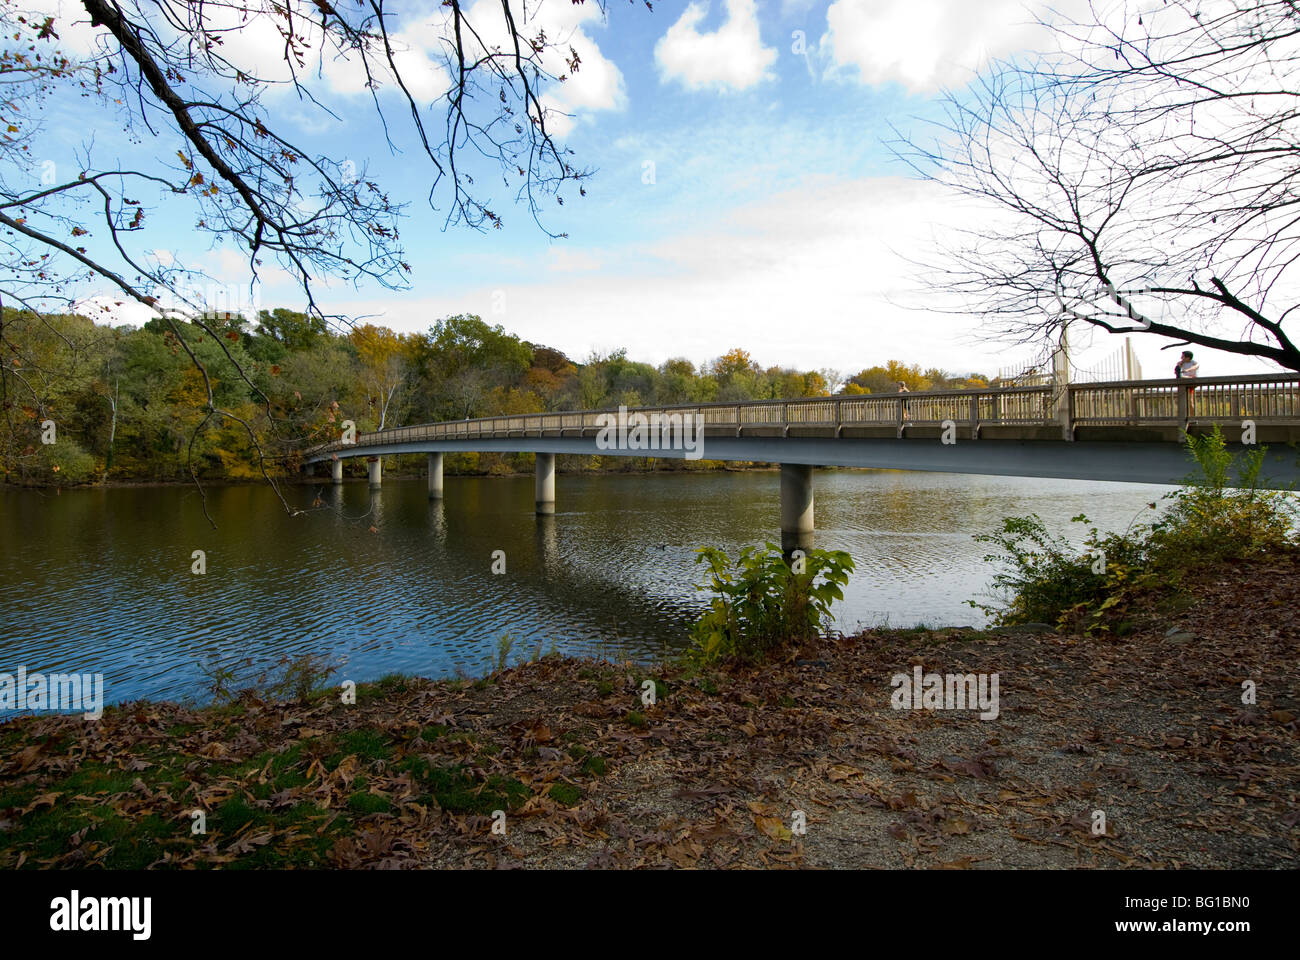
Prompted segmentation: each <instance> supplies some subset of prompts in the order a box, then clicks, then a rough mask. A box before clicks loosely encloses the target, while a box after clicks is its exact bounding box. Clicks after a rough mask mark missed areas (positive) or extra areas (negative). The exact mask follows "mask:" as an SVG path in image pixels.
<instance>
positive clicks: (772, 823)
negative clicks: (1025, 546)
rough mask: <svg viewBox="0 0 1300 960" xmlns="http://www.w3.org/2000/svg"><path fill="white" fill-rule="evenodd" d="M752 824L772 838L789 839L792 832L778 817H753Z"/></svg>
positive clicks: (791, 836) (791, 837)
mask: <svg viewBox="0 0 1300 960" xmlns="http://www.w3.org/2000/svg"><path fill="white" fill-rule="evenodd" d="M754 826H756V827H758V830H759V832H760V833H762V834H763V835H765V836H768V837H771V838H772V839H773V840H790V839H793V837H794V834H793V833H791V832H790V828H789V827H787V826H786V825H785V824H784V823H782V822H781V818H780V817H757V816H756V817H754Z"/></svg>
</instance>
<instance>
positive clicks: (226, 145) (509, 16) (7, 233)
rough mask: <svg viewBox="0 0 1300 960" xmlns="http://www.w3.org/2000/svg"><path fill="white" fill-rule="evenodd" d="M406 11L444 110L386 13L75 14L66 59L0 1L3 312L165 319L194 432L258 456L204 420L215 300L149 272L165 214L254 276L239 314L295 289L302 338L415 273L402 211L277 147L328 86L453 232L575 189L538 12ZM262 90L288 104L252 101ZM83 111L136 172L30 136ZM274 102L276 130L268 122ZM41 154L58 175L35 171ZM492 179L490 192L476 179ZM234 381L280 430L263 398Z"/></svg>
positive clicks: (363, 182)
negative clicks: (267, 291)
mask: <svg viewBox="0 0 1300 960" xmlns="http://www.w3.org/2000/svg"><path fill="white" fill-rule="evenodd" d="M550 2H559V0H550ZM576 2H582V0H576ZM592 2H598V3H602V0H592ZM647 6H648V4H647ZM602 10H603V3H602ZM419 11H420V8H419V7H415V8H411V7H407V8H404V10H403V13H404V14H405V15H406V16H407V19H409V17H410V16H424V17H426V18H431V19H432V24H431V26H432V27H433V29H435V30H436V31H438V34H439V36H440V38H441V49H442V57H441V63H437V64H434V65H433V72H435V73H436V72H437V71H438V70H441V71H442V72H443V73H445V76H446V77H447V86H446V88H445V89H442V90H434V89H429V85H428V83H420V82H418V81H421V80H423V79H426V76H425V75H427V73H428V72H429V71H428V70H425V71H424V74H421V70H423V69H424V65H423V64H419V63H415V62H414V61H413V58H412V56H411V52H410V50H409V49H408V48H407V47H406V46H405V45H404V44H403V42H402V40H401V38H400V36H399V33H400V31H399V30H398V24H399V17H398V12H397V11H395V10H393V9H392V7H391V5H390V4H386V3H385V0H366V2H358V3H350V4H331V3H327V2H321V0H205V2H202V3H195V2H188V0H148V2H146V0H82V2H81V4H80V10H79V11H78V12H77V13H76V14H73V15H72V20H73V21H75V24H76V25H77V26H78V28H79V29H78V31H77V32H80V29H81V28H85V30H88V31H89V35H90V43H89V49H88V50H82V51H74V50H72V49H71V48H70V47H69V45H68V44H67V43H65V42H64V41H63V40H62V39H61V37H62V36H63V35H64V34H69V33H70V32H72V31H70V30H69V28H70V27H72V26H73V25H74V24H73V23H68V22H59V21H57V20H56V19H55V18H53V17H50V16H47V15H40V14H36V13H34V12H32V11H30V10H28V9H27V8H26V6H25V4H24V2H23V0H0V31H2V34H3V40H2V41H0V42H2V43H3V47H0V96H2V99H0V122H2V123H3V125H4V129H5V130H6V131H7V132H6V133H5V134H4V135H3V138H2V139H0V230H3V235H2V236H0V251H2V254H0V255H2V256H3V258H4V263H3V267H4V279H3V280H0V306H11V307H23V308H26V309H28V310H31V311H32V312H33V314H34V315H38V316H39V315H42V314H46V313H51V312H60V311H64V310H66V309H67V308H68V306H69V305H70V304H73V303H76V302H78V301H79V300H80V299H81V298H84V297H85V296H86V295H87V294H88V293H91V292H95V291H96V290H97V289H102V287H103V286H104V285H108V286H109V287H110V288H111V289H112V290H113V293H114V294H115V295H116V296H117V298H118V299H119V300H123V301H125V300H129V301H135V302H136V303H139V304H143V305H145V306H147V307H149V308H152V309H156V310H158V311H160V313H161V314H162V316H163V317H164V318H165V320H166V322H167V323H169V324H172V325H173V328H174V329H173V334H174V336H175V337H176V340H175V343H176V345H177V347H178V349H179V350H180V351H181V352H182V353H183V354H184V355H185V356H186V357H187V358H188V360H189V361H190V362H191V363H192V364H193V365H194V366H195V368H196V370H198V376H199V379H200V381H201V383H202V392H201V395H200V397H199V398H198V402H199V403H200V405H201V408H202V410H203V416H202V417H201V419H200V422H199V424H198V426H197V427H196V429H198V430H202V429H204V428H206V427H207V426H209V425H211V424H213V423H214V422H216V421H220V420H222V419H230V420H233V421H235V422H236V423H239V424H242V425H243V428H244V429H245V431H246V432H247V433H248V435H249V437H250V438H255V436H256V434H257V428H256V425H255V424H253V423H252V422H251V421H249V420H248V419H247V418H246V417H242V416H240V415H238V414H237V413H236V412H235V411H233V410H231V409H229V408H222V407H221V406H220V405H219V404H218V403H217V400H216V397H215V394H214V391H213V389H212V388H213V384H212V378H211V377H210V376H209V374H208V371H207V368H206V367H205V366H204V364H203V361H202V359H201V357H200V354H199V350H198V348H197V342H198V341H197V340H196V339H195V337H194V336H193V333H195V332H197V333H198V334H200V335H201V336H203V337H206V338H207V340H208V342H210V343H212V344H214V345H216V346H217V347H223V346H224V344H225V343H226V342H227V341H226V339H225V337H224V335H223V333H222V332H221V331H219V330H217V329H216V328H215V327H214V325H213V324H212V323H211V322H210V320H211V319H212V317H213V315H214V314H217V313H220V312H225V310H226V307H227V305H226V304H225V303H218V302H214V300H221V299H222V297H221V296H220V295H218V296H213V295H212V293H213V291H214V289H215V290H218V291H219V290H220V289H221V287H222V286H223V285H222V284H220V283H219V282H218V281H217V280H215V279H214V278H212V277H210V276H208V275H206V274H205V273H204V272H203V271H202V270H200V269H198V268H196V267H194V266H192V265H187V264H185V263H182V262H180V261H179V260H178V259H177V258H175V257H172V256H159V255H157V254H156V253H155V251H157V250H159V249H167V248H170V247H172V246H173V244H170V243H168V242H167V241H166V239H165V238H161V239H160V237H159V236H158V234H157V233H156V232H154V231H152V230H151V224H152V223H154V222H156V221H157V222H164V221H163V220H162V219H160V218H159V217H157V215H156V214H157V211H158V210H159V209H160V208H165V209H166V210H167V211H169V212H171V213H173V214H174V213H175V212H177V211H178V210H184V211H187V212H188V216H189V218H190V223H191V224H192V225H193V226H192V230H193V231H194V232H195V233H196V234H198V235H205V234H206V235H208V236H210V237H211V239H212V240H213V242H214V243H224V244H225V245H226V247H227V249H233V250H237V251H239V253H240V254H241V256H242V257H243V259H244V261H245V263H246V264H247V269H248V273H249V276H250V277H251V278H252V280H251V283H250V296H249V298H248V299H249V300H250V301H253V300H255V299H256V298H255V297H254V296H252V290H253V288H255V287H256V285H257V283H258V278H259V277H260V276H261V275H262V274H263V273H264V272H265V271H266V270H268V269H270V268H272V267H275V268H278V269H280V270H283V271H285V272H287V274H288V275H289V276H290V277H292V278H293V279H294V280H296V281H297V283H298V285H299V286H300V288H301V293H302V295H303V300H304V306H303V311H304V313H305V314H306V315H307V316H308V317H310V318H313V319H314V320H344V319H346V318H341V317H337V316H332V315H330V314H328V313H327V311H326V309H325V308H324V307H323V306H322V304H321V303H320V301H319V299H318V297H317V290H318V288H319V284H320V282H321V281H322V280H324V279H327V278H330V279H335V280H343V281H346V282H349V283H352V284H361V283H373V284H378V285H380V286H381V287H389V288H402V287H404V286H405V285H406V284H407V282H408V281H407V277H408V275H409V273H410V266H409V264H408V263H407V262H406V259H405V254H404V252H403V247H402V244H401V242H400V237H399V220H400V217H401V215H402V213H403V211H402V209H401V207H400V205H399V204H397V203H395V202H394V201H393V200H392V199H391V198H390V194H389V192H388V190H386V189H385V187H384V186H383V185H382V184H380V183H379V182H377V181H376V180H375V179H374V178H373V177H371V176H370V175H369V173H368V171H367V169H366V167H365V165H364V163H363V164H361V165H360V166H358V165H357V164H355V163H353V162H352V161H349V160H345V159H344V158H342V157H339V156H326V155H320V154H315V153H312V152H311V151H309V150H307V149H305V148H302V147H300V146H299V145H298V144H297V143H296V142H295V139H294V137H295V135H294V133H293V132H292V131H293V130H296V129H301V128H302V126H303V123H304V122H305V121H310V120H316V119H325V120H329V119H332V118H337V117H338V115H339V113H340V112H341V110H342V107H341V105H340V104H338V103H337V96H332V95H331V91H330V88H329V85H328V83H327V82H326V80H325V78H326V76H327V75H328V74H329V73H330V71H334V70H340V69H344V70H349V71H352V72H354V73H355V74H356V75H358V76H359V77H361V78H363V82H364V86H365V90H366V93H367V95H368V97H369V100H370V104H371V106H372V107H373V109H374V110H375V111H376V113H377V114H378V118H379V122H380V124H381V125H382V129H383V130H384V131H385V132H386V134H387V133H389V132H392V131H395V130H396V128H397V126H398V125H399V124H400V125H402V126H403V127H404V129H403V131H402V137H403V139H404V140H412V141H414V142H415V143H416V144H417V145H418V149H419V151H420V159H421V160H422V161H423V163H424V169H423V171H422V175H424V176H426V177H427V179H428V182H429V184H430V188H429V191H428V200H429V203H430V205H431V207H432V208H433V209H434V210H435V211H437V213H438V215H439V217H441V218H442V220H443V222H444V223H445V224H447V225H462V226H466V227H469V228H471V229H478V230H482V229H486V228H499V227H500V226H501V223H502V212H501V208H500V204H501V203H510V202H514V201H518V202H520V203H522V204H523V206H524V207H525V208H526V209H527V210H528V211H529V213H530V215H531V216H532V217H533V219H534V220H535V221H537V222H538V223H539V225H541V224H542V222H543V221H542V205H543V203H544V202H546V201H547V200H550V199H555V200H559V201H562V200H563V198H564V196H565V194H566V192H568V191H569V190H572V192H573V193H580V192H582V189H581V184H582V181H584V180H585V179H586V178H587V177H588V176H589V171H587V170H585V169H583V168H582V167H580V166H579V165H578V164H577V163H576V162H575V160H574V158H573V155H572V152H571V151H569V150H567V149H566V148H565V147H564V146H563V145H562V144H560V143H559V142H558V141H557V139H556V137H555V136H554V130H555V126H556V124H555V120H556V115H557V113H558V110H557V108H556V107H554V106H553V105H551V104H552V102H553V101H551V100H550V99H548V97H547V91H548V90H550V89H551V88H552V85H554V84H558V83H561V82H563V81H564V80H565V79H566V78H567V77H568V76H569V75H571V74H572V73H574V72H575V71H577V70H579V69H580V66H581V63H580V58H579V56H578V54H577V53H576V52H575V51H574V49H573V48H572V47H571V46H570V45H569V43H568V40H569V38H568V37H566V36H560V35H555V36H548V35H547V33H546V31H545V30H544V29H542V28H541V27H540V26H539V24H538V22H537V19H536V18H537V5H535V4H533V5H527V6H525V5H524V4H523V3H521V2H520V0H502V2H501V3H499V4H477V5H475V6H474V7H473V8H472V9H469V8H467V7H465V6H464V5H463V4H462V3H461V2H459V0H447V2H446V3H443V4H442V5H441V6H437V7H434V8H433V9H432V10H431V11H424V12H423V13H421V12H419ZM400 22H401V23H405V22H407V21H406V20H401V21H400ZM252 30H261V31H270V32H271V33H272V34H273V35H274V36H276V37H278V41H279V45H280V50H281V51H282V55H281V56H280V57H279V58H272V60H270V61H263V62H252V61H251V60H250V56H249V53H248V51H247V49H246V48H245V47H244V45H243V44H241V42H240V38H241V34H243V33H244V32H246V31H252ZM275 90H286V91H288V92H290V93H291V94H292V98H291V99H290V98H285V97H276V98H267V97H264V94H266V93H268V92H269V91H275ZM332 101H333V102H332ZM82 102H89V103H93V104H96V105H98V107H99V108H100V110H101V115H102V116H104V117H106V118H112V119H113V121H114V122H117V123H119V124H120V126H121V127H122V130H123V132H124V133H125V135H126V140H127V142H128V143H130V144H132V145H133V152H131V151H128V153H127V154H126V155H122V154H121V153H120V152H117V151H113V152H111V153H110V152H107V151H101V150H97V149H96V145H95V140H94V137H93V136H87V137H86V138H85V140H84V142H83V144H82V146H81V149H80V150H79V152H77V153H76V154H75V156H74V155H72V154H69V153H68V151H67V150H66V149H55V148H54V147H53V146H43V144H47V143H48V142H49V141H50V140H51V138H58V137H61V136H63V131H60V130H50V129H47V128H46V127H45V126H44V125H43V123H42V119H41V118H42V111H43V109H45V108H47V107H50V106H57V105H60V104H65V103H82ZM289 103H291V104H292V110H291V111H290V110H286V109H283V108H281V107H279V106H278V105H279V104H289ZM268 104H274V105H276V106H274V107H273V106H268ZM393 135H394V136H396V133H394V134H393ZM393 143H394V141H393V140H391V139H390V140H389V143H388V144H387V145H388V146H389V147H392V146H393ZM51 156H61V157H67V158H68V159H65V160H63V161H61V162H60V163H57V164H50V163H49V162H48V161H47V160H43V159H42V158H48V157H51ZM415 169H416V168H415V167H414V166H413V167H412V170H413V171H414V170H415ZM487 171H492V172H494V173H495V174H496V175H495V176H482V174H483V173H484V172H487ZM475 173H478V174H479V175H478V176H475ZM494 183H503V185H504V189H496V188H493V187H492V184H494ZM225 289H226V291H227V292H228V289H229V288H228V287H227V288H225ZM185 323H189V324H192V325H193V326H194V329H193V330H190V329H186V328H183V327H182V326H181V325H182V324H185ZM3 333H4V332H3V330H0V352H3V354H4V362H3V363H0V371H3V372H2V373H0V378H3V379H4V380H5V383H4V384H3V385H0V389H4V390H6V391H7V392H8V393H9V394H10V395H13V394H15V393H20V392H22V391H23V389H24V387H23V384H22V382H21V381H20V380H17V379H15V378H14V377H12V376H11V374H10V371H11V370H12V369H13V368H14V367H13V361H14V360H17V361H18V362H19V363H21V362H23V358H22V357H21V356H20V355H19V353H18V346H17V344H16V343H15V342H13V341H11V340H8V339H6V338H5V337H4V336H3ZM225 356H226V358H227V359H228V360H230V361H232V362H233V361H234V359H235V356H234V354H233V353H231V352H230V351H225ZM243 374H244V371H243V370H242V368H241V369H239V370H237V375H240V376H243ZM246 379H247V381H248V383H249V385H250V387H252V388H253V390H254V395H255V397H256V399H257V402H258V403H259V405H260V409H261V411H262V416H263V417H264V418H265V419H266V421H267V422H269V423H274V422H275V419H276V418H275V413H274V406H273V403H272V401H271V399H270V398H269V397H264V396H260V395H258V394H259V390H258V388H257V387H256V384H255V383H254V381H253V380H252V378H246ZM282 439H283V440H284V442H285V443H287V444H296V443H297V439H298V438H296V437H293V436H286V437H283V438H282ZM259 449H260V446H259Z"/></svg>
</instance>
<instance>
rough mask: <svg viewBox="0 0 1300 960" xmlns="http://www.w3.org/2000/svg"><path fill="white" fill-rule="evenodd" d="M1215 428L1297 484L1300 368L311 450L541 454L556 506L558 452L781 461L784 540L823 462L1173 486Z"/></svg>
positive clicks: (799, 531)
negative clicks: (1194, 441) (1260, 450)
mask: <svg viewBox="0 0 1300 960" xmlns="http://www.w3.org/2000/svg"><path fill="white" fill-rule="evenodd" d="M1216 426H1217V427H1218V428H1219V429H1220V430H1221V431H1222V433H1223V435H1224V437H1225V439H1227V440H1228V442H1229V443H1228V446H1229V448H1230V449H1232V450H1234V451H1239V450H1243V449H1248V448H1250V447H1251V446H1252V445H1266V446H1268V448H1269V449H1268V453H1267V455H1266V463H1265V467H1264V470H1263V471H1262V476H1263V477H1264V478H1265V483H1266V485H1267V486H1270V487H1274V488H1283V487H1287V486H1290V485H1291V484H1293V483H1295V482H1297V481H1300V460H1298V459H1297V452H1296V450H1295V448H1294V444H1295V443H1296V441H1298V440H1300V373H1288V374H1276V375H1265V376H1242V377H1213V378H1203V379H1197V380H1194V381H1188V380H1124V381H1114V382H1108V383H1078V384H1059V385H1051V384H1048V385H1036V386H1009V387H998V388H986V389H977V390H949V391H931V392H925V393H919V392H918V393H899V394H867V395H863V396H835V397H816V398H805V399H798V400H763V401H752V402H744V403H707V404H680V405H671V406H660V407H636V408H632V409H626V408H622V407H620V408H618V409H616V410H615V409H609V410H590V411H575V412H564V413H533V414H520V415H509V416H499V417H482V418H478V419H473V420H469V419H466V420H452V421H445V422H441V423H426V424H419V425H415V426H407V427H395V428H393V429H389V430H382V431H376V432H371V433H359V434H355V436H354V437H351V438H349V437H346V436H344V437H342V438H340V439H339V440H337V441H334V442H331V443H324V444H320V445H318V446H314V447H311V448H309V449H308V450H306V451H304V454H303V461H304V464H305V465H308V466H311V465H314V464H316V463H319V462H329V463H331V464H332V475H333V482H334V483H341V482H342V481H343V460H344V459H346V458H348V457H365V458H366V459H367V460H368V461H369V480H370V485H371V487H378V486H380V484H381V483H382V478H383V468H382V461H381V459H380V458H381V457H384V456H389V455H393V454H414V453H425V454H427V455H428V471H429V473H428V479H429V497H430V498H431V499H440V498H441V497H442V494H443V481H442V461H443V455H444V454H446V453H456V452H473V451H478V452H487V451H495V452H501V453H533V454H535V455H536V469H535V474H536V507H537V512H538V513H539V514H551V513H554V512H555V457H556V455H557V454H579V455H586V456H633V457H666V458H677V459H680V458H686V459H700V458H702V459H707V460H726V461H745V462H761V463H777V464H780V469H781V485H780V486H781V542H782V546H783V548H784V549H786V550H792V549H795V548H797V547H806V546H807V545H809V544H811V542H812V533H813V527H814V523H813V468H814V467H815V466H839V467H867V468H876V469H890V470H922V471H937V472H942V473H968V474H991V475H1000V476H1023V477H1057V478H1067V479H1077V480H1113V481H1127V482H1137V483H1159V484H1178V483H1181V482H1183V481H1184V480H1185V479H1186V478H1187V476H1188V475H1189V474H1191V473H1192V472H1193V471H1194V469H1195V464H1194V463H1193V462H1192V461H1191V459H1190V458H1189V456H1188V454H1187V450H1186V447H1185V446H1184V440H1185V435H1187V434H1192V435H1197V434H1205V433H1209V432H1211V431H1212V430H1213V429H1214V427H1216Z"/></svg>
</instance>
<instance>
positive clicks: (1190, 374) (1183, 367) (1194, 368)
mask: <svg viewBox="0 0 1300 960" xmlns="http://www.w3.org/2000/svg"><path fill="white" fill-rule="evenodd" d="M1200 371H1201V365H1200V364H1199V363H1197V362H1196V361H1195V360H1193V359H1192V351H1190V350H1184V351H1183V356H1182V359H1181V360H1179V361H1178V365H1177V366H1175V367H1174V376H1175V377H1177V378H1178V379H1179V380H1183V379H1187V380H1195V379H1196V375H1197V374H1198V373H1200ZM1195 389H1196V388H1195V387H1191V386H1189V387H1188V388H1187V415H1188V416H1189V417H1190V416H1191V415H1192V414H1194V413H1195V412H1196V405H1195V401H1194V400H1193V399H1192V392H1193V391H1194V390H1195Z"/></svg>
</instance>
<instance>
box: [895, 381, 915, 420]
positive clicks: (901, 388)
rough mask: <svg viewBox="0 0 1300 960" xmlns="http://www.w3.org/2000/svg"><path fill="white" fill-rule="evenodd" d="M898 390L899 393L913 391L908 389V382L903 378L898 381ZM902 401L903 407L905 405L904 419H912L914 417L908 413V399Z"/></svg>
mask: <svg viewBox="0 0 1300 960" xmlns="http://www.w3.org/2000/svg"><path fill="white" fill-rule="evenodd" d="M898 392H899V393H911V391H910V390H908V389H907V384H906V383H904V382H903V381H902V380H899V381H898ZM901 403H902V407H903V419H904V420H910V419H912V418H911V417H910V416H909V415H908V413H907V401H906V400H903V401H902V402H901Z"/></svg>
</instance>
